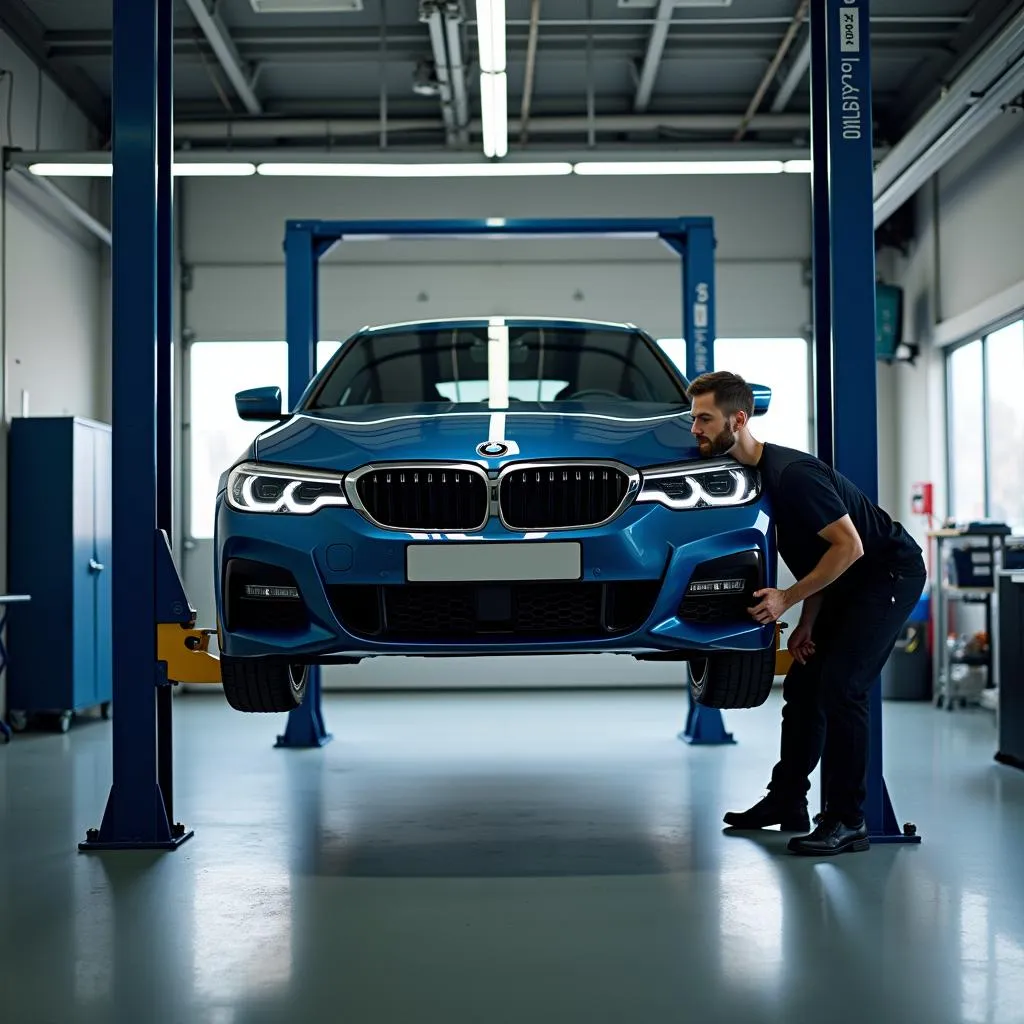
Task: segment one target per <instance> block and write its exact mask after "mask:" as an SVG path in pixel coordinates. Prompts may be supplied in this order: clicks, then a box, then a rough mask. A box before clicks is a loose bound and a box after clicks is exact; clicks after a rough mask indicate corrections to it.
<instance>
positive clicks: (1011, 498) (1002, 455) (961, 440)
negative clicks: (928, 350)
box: [946, 320, 1024, 530]
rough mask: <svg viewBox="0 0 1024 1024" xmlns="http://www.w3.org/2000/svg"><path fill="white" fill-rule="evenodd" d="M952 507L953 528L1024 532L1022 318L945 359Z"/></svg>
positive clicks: (950, 502) (1023, 362)
mask: <svg viewBox="0 0 1024 1024" xmlns="http://www.w3.org/2000/svg"><path fill="white" fill-rule="evenodd" d="M946 386H947V396H948V412H949V422H948V426H947V436H948V460H949V507H948V514H949V515H950V516H951V517H952V518H953V519H954V520H955V521H956V522H958V523H963V522H967V521H970V520H972V519H981V518H990V519H995V520H998V521H1000V522H1005V523H1007V524H1008V525H1009V526H1010V527H1011V528H1012V529H1014V530H1021V529H1022V528H1024V459H1022V458H1021V454H1020V453H1021V451H1022V449H1024V408H1022V406H1021V401H1022V396H1024V321H1021V320H1018V321H1016V322H1015V323H1012V324H1010V325H1009V326H1008V327H1004V328H1002V329H1001V330H999V331H994V332H993V333H992V334H988V335H985V336H983V337H981V338H976V339H974V340H973V341H969V342H967V343H966V344H963V345H958V346H957V347H956V348H954V349H952V350H951V351H950V352H949V354H948V355H947V357H946Z"/></svg>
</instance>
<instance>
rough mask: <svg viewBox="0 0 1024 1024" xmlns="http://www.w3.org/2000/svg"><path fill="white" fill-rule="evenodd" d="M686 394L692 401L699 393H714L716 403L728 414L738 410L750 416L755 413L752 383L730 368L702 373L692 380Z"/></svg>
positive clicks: (730, 414) (731, 414)
mask: <svg viewBox="0 0 1024 1024" xmlns="http://www.w3.org/2000/svg"><path fill="white" fill-rule="evenodd" d="M686 395H687V397H688V398H689V399H691V401H692V400H693V399H694V398H695V397H696V396H697V395H714V396H715V405H717V406H718V408H719V409H721V410H722V412H723V413H725V415H726V416H735V415H736V413H738V412H745V413H746V414H747V416H748V418H749V417H751V416H753V415H754V392H753V391H752V390H751V388H750V385H749V384H748V383H747V382H746V381H745V380H744V379H743V378H742V377H741V376H740V375H739V374H738V373H729V371H728V370H716V371H715V372H713V373H702V374H701V375H700V376H699V377H698V378H697V379H696V380H694V381H691V382H690V386H689V387H688V388H687V389H686Z"/></svg>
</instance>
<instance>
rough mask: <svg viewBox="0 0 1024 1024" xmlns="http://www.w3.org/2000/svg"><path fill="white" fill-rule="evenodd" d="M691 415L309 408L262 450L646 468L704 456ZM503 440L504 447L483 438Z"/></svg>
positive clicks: (330, 460) (592, 406) (283, 458)
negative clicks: (484, 449)
mask: <svg viewBox="0 0 1024 1024" xmlns="http://www.w3.org/2000/svg"><path fill="white" fill-rule="evenodd" d="M691 426H692V420H691V418H690V414H689V412H688V411H687V410H686V409H683V408H680V407H678V406H666V405H661V404H657V405H655V404H646V403H637V402H630V403H628V404H627V403H625V402H623V403H621V404H620V403H617V402H559V403H558V405H557V409H556V408H554V407H553V406H552V405H551V404H544V403H527V402H522V403H520V402H517V403H515V404H514V406H513V407H512V408H510V409H508V410H505V411H497V412H495V411H492V410H483V411H478V410H476V409H467V407H466V406H464V405H462V406H459V405H442V406H438V405H436V404H434V405H375V406H362V407H353V408H350V409H345V410H344V411H339V410H332V411H330V412H320V411H318V412H316V413H308V412H303V413H300V414H298V415H296V416H293V417H291V418H290V419H289V420H287V421H286V422H285V423H283V424H281V425H280V426H278V427H275V428H273V429H272V430H269V431H267V432H266V433H265V434H263V435H261V436H260V437H259V438H257V440H256V443H255V455H256V458H257V459H259V460H260V461H261V462H274V463H280V464H285V465H291V466H306V467H310V468H316V469H329V470H340V471H346V470H352V469H355V468H357V467H359V466H362V465H364V464H366V463H370V462H395V461H402V460H417V461H419V460H427V461H434V460H443V461H461V462H466V461H473V462H477V463H482V464H485V465H488V466H490V467H492V468H495V469H498V468H500V467H501V466H503V465H505V464H506V463H509V462H522V461H529V460H533V459H562V458H572V459H617V460H618V461H620V462H624V463H626V464H627V465H630V466H634V467H638V468H642V467H644V466H655V465H661V464H664V463H671V462H682V461H688V460H691V459H697V458H699V457H700V455H699V451H698V448H697V445H696V443H695V441H694V439H693V436H692V435H691V433H690V427H691ZM489 441H501V442H503V443H504V444H505V445H506V447H507V448H508V451H507V452H506V453H505V454H504V455H500V456H495V457H487V456H485V455H484V454H483V453H481V452H480V451H478V450H477V449H478V446H480V445H482V444H485V443H487V442H489Z"/></svg>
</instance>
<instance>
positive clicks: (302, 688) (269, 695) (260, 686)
mask: <svg viewBox="0 0 1024 1024" xmlns="http://www.w3.org/2000/svg"><path fill="white" fill-rule="evenodd" d="M308 676H309V669H308V668H307V666H305V665H289V664H287V663H285V662H280V661H267V660H266V659H264V658H231V657H226V656H224V655H221V659H220V678H221V682H222V683H223V684H224V696H225V697H227V700H228V703H229V704H230V705H231V706H232V707H233V708H234V709H235V710H236V711H251V712H279V711H294V710H295V708H297V707H298V706H299V705H300V704H301V703H302V702H303V700H304V699H305V697H306V679H307V678H308Z"/></svg>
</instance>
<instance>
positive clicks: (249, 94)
mask: <svg viewBox="0 0 1024 1024" xmlns="http://www.w3.org/2000/svg"><path fill="white" fill-rule="evenodd" d="M185 3H186V4H187V5H188V9H189V10H190V11H191V12H192V17H193V18H195V19H196V24H197V25H198V26H199V28H200V29H201V30H202V33H203V35H204V36H206V40H207V42H208V43H209V44H210V47H211V48H212V49H213V52H214V54H215V55H216V57H217V60H219V61H220V66H221V67H222V68H223V69H224V74H226V75H227V76H228V80H229V81H230V82H231V85H232V87H233V88H234V90H235V92H236V93H237V95H238V98H239V99H240V100H241V101H242V103H243V104H244V105H245V109H246V110H248V111H249V113H250V114H262V113H263V105H262V104H261V103H260V101H259V97H257V95H256V93H255V92H254V91H253V88H252V83H251V82H250V80H249V76H248V74H247V72H246V71H245V68H244V67H243V65H242V58H241V57H240V56H239V55H238V49H237V48H236V46H235V44H234V42H233V41H232V39H231V36H230V35H229V34H228V30H227V27H226V26H225V25H224V22H223V21H222V20H221V17H220V15H219V14H211V13H210V11H209V10H207V7H206V0H185Z"/></svg>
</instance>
